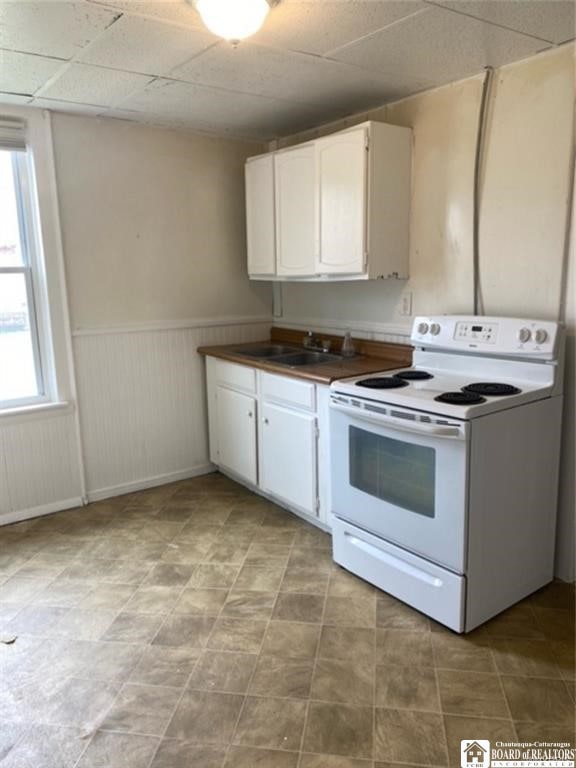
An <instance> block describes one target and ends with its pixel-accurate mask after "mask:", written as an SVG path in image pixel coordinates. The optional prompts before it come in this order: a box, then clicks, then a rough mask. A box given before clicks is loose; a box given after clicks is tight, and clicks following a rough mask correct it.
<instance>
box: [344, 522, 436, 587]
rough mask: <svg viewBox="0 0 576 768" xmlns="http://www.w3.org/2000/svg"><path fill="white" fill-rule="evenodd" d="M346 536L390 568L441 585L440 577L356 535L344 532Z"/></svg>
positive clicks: (431, 584) (357, 546)
mask: <svg viewBox="0 0 576 768" xmlns="http://www.w3.org/2000/svg"><path fill="white" fill-rule="evenodd" d="M346 536H348V538H349V539H350V544H352V545H353V546H354V547H356V548H357V549H362V550H363V551H364V552H367V553H368V554H370V555H373V556H374V557H377V558H378V559H379V560H382V561H384V562H385V563H388V565H390V566H391V567H392V568H396V570H397V571H402V572H403V573H405V574H406V575H407V576H412V577H413V578H415V579H418V580H419V581H423V582H424V583H425V584H429V585H430V586H431V587H441V586H442V579H438V578H436V577H435V576H431V575H430V574H429V573H425V572H424V571H421V570H420V568H415V567H414V566H413V565H410V564H409V563H405V562H404V560H400V558H399V557H394V556H393V555H390V554H388V552H384V551H383V550H382V549H378V547H375V546H374V545H373V544H369V543H368V542H367V541H362V539H359V538H357V537H356V536H350V534H346Z"/></svg>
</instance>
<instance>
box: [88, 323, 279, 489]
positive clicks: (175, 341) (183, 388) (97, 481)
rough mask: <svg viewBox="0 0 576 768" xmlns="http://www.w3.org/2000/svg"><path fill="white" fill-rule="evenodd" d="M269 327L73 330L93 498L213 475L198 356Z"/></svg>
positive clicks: (214, 325)
mask: <svg viewBox="0 0 576 768" xmlns="http://www.w3.org/2000/svg"><path fill="white" fill-rule="evenodd" d="M270 326H271V320H270V319H268V318H227V319H225V320H217V321H210V320H198V321H190V322H189V323H181V324H174V326H172V327H167V326H161V325H158V326H155V327H149V326H148V327H144V328H138V327H126V328H113V329H102V330H87V331H77V332H75V333H74V334H73V335H74V356H75V361H76V377H77V383H78V399H79V403H80V425H81V432H82V442H83V454H84V464H85V471H86V488H87V496H88V499H89V500H92V501H93V500H97V499H103V498H107V497H110V496H116V495H119V494H122V493H128V492H131V491H134V490H139V489H142V488H147V487H151V486H154V485H160V484H162V483H168V482H171V481H175V480H179V479H183V478H186V477H193V476H194V475H198V474H202V473H205V472H209V471H211V470H212V469H213V466H212V464H210V460H209V456H208V429H207V413H206V395H205V391H206V383H205V375H204V361H203V359H202V357H201V356H200V355H198V353H197V351H196V350H197V348H198V347H199V346H203V345H213V344H234V343H242V342H248V341H258V340H260V339H266V338H268V337H269V333H270Z"/></svg>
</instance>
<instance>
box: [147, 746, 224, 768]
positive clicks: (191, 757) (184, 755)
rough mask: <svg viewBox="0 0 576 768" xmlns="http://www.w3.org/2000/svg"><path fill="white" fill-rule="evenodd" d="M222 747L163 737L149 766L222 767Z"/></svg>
mask: <svg viewBox="0 0 576 768" xmlns="http://www.w3.org/2000/svg"><path fill="white" fill-rule="evenodd" d="M225 756H226V749H225V748H223V747H205V746H198V744H193V743H191V742H190V741H185V740H182V739H164V740H163V741H162V742H161V744H160V746H159V747H158V751H157V752H156V755H155V756H154V760H153V761H152V764H151V766H150V768H222V763H223V761H224V758H225Z"/></svg>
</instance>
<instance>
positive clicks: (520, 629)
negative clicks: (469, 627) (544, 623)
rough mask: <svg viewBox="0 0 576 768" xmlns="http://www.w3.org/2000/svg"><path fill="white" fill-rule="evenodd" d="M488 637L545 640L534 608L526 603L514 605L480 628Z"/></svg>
mask: <svg viewBox="0 0 576 768" xmlns="http://www.w3.org/2000/svg"><path fill="white" fill-rule="evenodd" d="M480 631H481V632H482V633H483V634H484V635H486V637H489V638H494V637H501V638H525V639H535V640H544V639H545V637H546V636H545V634H544V632H543V630H542V628H541V627H540V625H539V623H538V622H537V621H536V617H535V614H534V610H533V608H532V606H531V605H530V604H529V603H528V602H527V601H524V602H522V603H518V604H517V605H513V606H512V607H511V608H509V609H508V610H507V611H504V612H503V613H500V614H498V616H495V617H494V618H493V619H491V620H490V621H488V622H486V624H483V625H482V627H480Z"/></svg>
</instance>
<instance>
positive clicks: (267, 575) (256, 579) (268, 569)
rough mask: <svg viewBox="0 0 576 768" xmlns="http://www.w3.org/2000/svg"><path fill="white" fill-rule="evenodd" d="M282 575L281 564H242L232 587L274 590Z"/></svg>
mask: <svg viewBox="0 0 576 768" xmlns="http://www.w3.org/2000/svg"><path fill="white" fill-rule="evenodd" d="M283 575H284V566H283V565H270V566H262V565H243V566H242V568H241V570H240V573H239V574H238V578H237V579H236V581H235V582H234V589H248V590H261V591H263V592H275V591H277V590H278V588H279V587H280V582H281V581H282V577H283Z"/></svg>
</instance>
